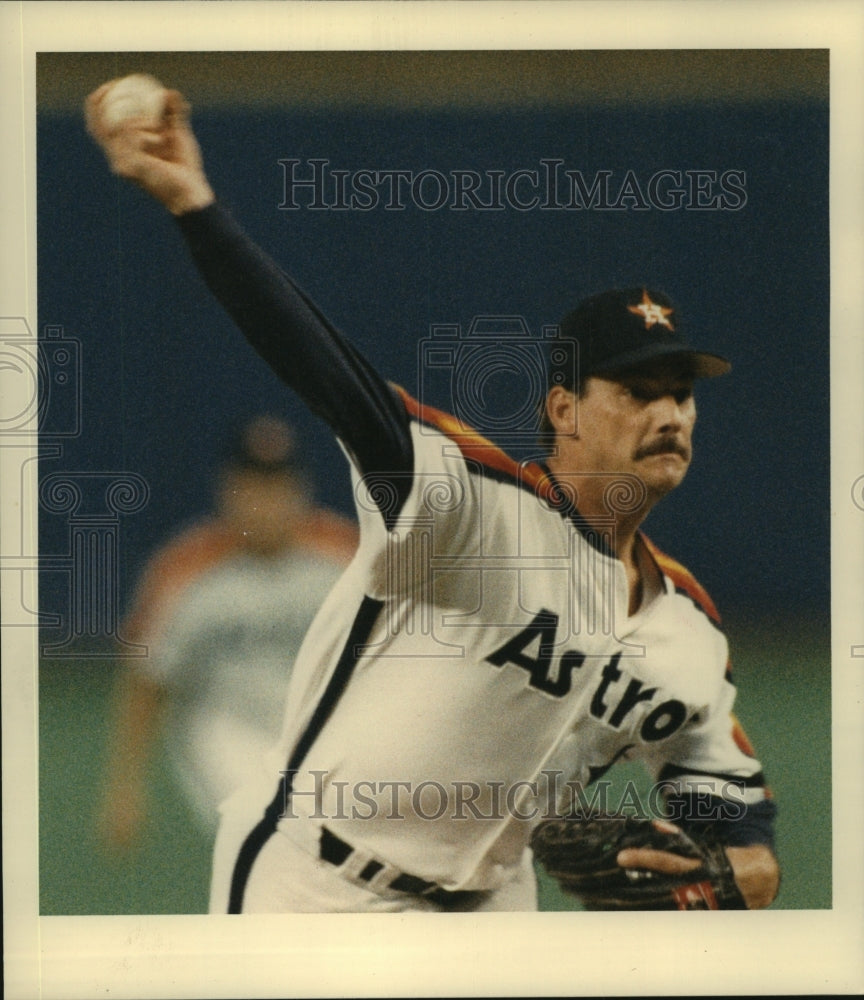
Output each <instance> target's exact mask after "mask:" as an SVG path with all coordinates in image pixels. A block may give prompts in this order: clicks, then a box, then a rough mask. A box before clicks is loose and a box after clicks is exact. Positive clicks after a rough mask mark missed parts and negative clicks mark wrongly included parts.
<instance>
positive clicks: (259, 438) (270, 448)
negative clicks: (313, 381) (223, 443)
mask: <svg viewBox="0 0 864 1000" xmlns="http://www.w3.org/2000/svg"><path fill="white" fill-rule="evenodd" d="M225 464H226V465H228V466H232V467H233V468H236V469H242V470H246V471H249V472H265V473H266V472H270V473H277V472H297V471H300V469H301V467H302V463H301V462H300V459H299V456H298V454H297V446H296V441H295V437H294V433H293V431H292V429H291V427H290V426H289V425H288V424H287V423H286V422H285V421H284V420H280V419H279V418H278V417H271V416H268V415H262V416H257V417H255V418H253V419H252V420H250V421H249V422H248V423H246V424H244V425H243V426H242V427H241V428H240V429H239V430H238V431H237V432H236V433H235V435H234V436H233V437H232V438H231V439H230V440H229V442H228V446H227V449H226V453H225Z"/></svg>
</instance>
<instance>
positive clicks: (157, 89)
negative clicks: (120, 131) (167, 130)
mask: <svg viewBox="0 0 864 1000" xmlns="http://www.w3.org/2000/svg"><path fill="white" fill-rule="evenodd" d="M166 94H167V91H166V89H165V87H163V86H162V84H161V83H160V82H159V81H158V80H157V79H156V78H155V77H153V76H150V75H149V74H147V73H132V74H131V75H130V76H124V77H122V78H121V79H119V80H116V81H115V82H114V83H112V84H111V86H110V87H109V88H108V90H107V91H106V93H105V96H104V97H103V98H102V110H101V117H102V121H103V122H104V124H105V125H107V126H109V127H113V126H115V125H119V124H120V123H121V122H124V121H126V120H127V119H129V118H140V119H142V121H143V122H145V123H146V124H148V125H151V126H153V127H154V128H155V127H156V126H158V124H159V122H160V120H161V119H162V115H163V114H164V111H165V96H166Z"/></svg>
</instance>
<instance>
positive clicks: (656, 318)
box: [627, 288, 675, 330]
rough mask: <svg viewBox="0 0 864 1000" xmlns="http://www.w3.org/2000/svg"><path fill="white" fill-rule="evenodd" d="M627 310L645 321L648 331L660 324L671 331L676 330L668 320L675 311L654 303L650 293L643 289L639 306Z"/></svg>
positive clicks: (629, 307)
mask: <svg viewBox="0 0 864 1000" xmlns="http://www.w3.org/2000/svg"><path fill="white" fill-rule="evenodd" d="M627 308H628V309H629V311H630V312H631V313H635V314H636V315H637V316H641V317H642V318H643V319H644V320H645V329H646V330H650V329H651V327H652V326H656V325H657V324H658V323H659V324H660V325H661V326H665V327H668V328H669V329H670V330H674V329H675V327H674V326H672V324H671V323H670V322H669V320H668V319H667V317H668V316H671V315H672V313H673V312H674V311H675V310H674V309H667V308H666V306H661V305H660V304H659V302H652V301H651V299H650V298H649V296H648V292H647V291H646V290H645V289H644V288H643V289H642V301H641V302H640V303H639V305H638V306H627Z"/></svg>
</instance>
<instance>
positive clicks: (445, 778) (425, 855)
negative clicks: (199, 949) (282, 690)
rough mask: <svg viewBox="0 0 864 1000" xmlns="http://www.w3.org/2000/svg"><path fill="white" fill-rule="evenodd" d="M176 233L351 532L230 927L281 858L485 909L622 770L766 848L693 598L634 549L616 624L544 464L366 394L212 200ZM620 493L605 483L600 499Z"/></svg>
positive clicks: (596, 540) (332, 341) (726, 688)
mask: <svg viewBox="0 0 864 1000" xmlns="http://www.w3.org/2000/svg"><path fill="white" fill-rule="evenodd" d="M178 221H179V224H180V227H181V229H182V230H183V233H184V236H185V238H186V240H187V243H188V245H189V247H190V249H191V251H192V253H193V256H194V258H195V261H196V263H197V264H198V266H199V268H200V270H201V273H202V275H203V276H204V278H205V280H206V281H207V282H208V284H209V285H210V287H211V289H212V290H213V291H214V293H215V294H216V295H217V297H218V298H219V299H220V301H221V302H222V303H223V305H224V306H225V307H226V309H227V310H228V311H229V313H230V314H231V315H232V316H233V317H234V318H235V320H236V321H237V323H238V325H239V326H240V328H241V329H242V330H243V332H244V334H245V335H246V337H247V339H248V340H249V341H250V342H251V343H252V345H253V346H254V347H255V348H256V350H258V351H259V352H260V353H261V354H262V356H263V357H264V358H265V359H266V360H267V361H268V363H269V364H270V365H271V367H272V368H273V370H274V371H275V372H276V373H277V374H278V375H279V376H280V377H282V378H283V379H284V380H285V381H286V382H287V383H288V384H289V385H291V386H292V387H293V388H294V389H295V390H296V391H297V392H298V393H299V394H300V395H301V396H302V397H303V398H304V399H305V400H306V402H307V403H308V405H309V406H310V408H312V409H313V410H314V411H315V412H316V413H318V414H319V415H320V416H322V417H323V418H324V419H325V420H327V421H328V423H329V424H330V425H331V427H332V428H333V430H334V432H335V434H336V436H337V437H338V439H339V440H340V442H341V443H342V445H343V447H344V450H345V452H346V454H347V455H348V457H349V459H350V461H351V463H352V467H353V470H354V483H355V499H356V505H357V509H358V514H359V519H360V529H361V537H360V546H359V550H358V553H357V555H356V557H355V559H354V561H353V562H352V564H351V566H350V567H349V568H348V570H347V572H346V573H345V575H344V576H343V577H342V578H341V580H340V581H339V583H338V584H337V585H336V587H335V589H334V590H333V591H332V593H331V594H330V596H329V597H328V599H327V601H326V602H325V604H324V606H323V607H322V609H321V611H320V612H319V614H318V616H317V617H316V620H315V622H314V624H313V626H312V628H311V629H310V631H309V633H308V634H307V636H306V639H305V641H304V643H303V647H302V649H301V651H300V654H299V656H298V659H297V663H296V665H295V669H294V673H293V675H292V680H291V686H290V692H289V697H288V701H287V706H286V715H285V727H284V733H283V739H282V742H281V745H280V747H279V749H278V751H277V753H276V754H274V755H273V756H272V757H271V759H270V762H269V770H268V771H266V772H265V773H264V774H263V775H262V789H263V790H262V793H261V795H262V797H261V799H260V800H258V801H257V802H255V801H254V800H253V803H254V804H253V810H252V812H251V813H250V820H249V825H250V829H249V832H248V835H247V836H246V837H245V839H244V841H243V843H242V846H240V847H239V850H236V851H235V857H236V862H235V864H234V868H233V875H232V878H231V887H230V895H229V900H228V909H229V910H230V911H231V912H240V911H241V910H242V909H243V906H244V894H245V892H246V887H247V885H248V883H249V881H250V876H252V877H254V874H255V871H254V870H255V865H256V861H258V859H259V858H262V857H263V858H265V859H266V862H265V863H264V867H265V868H266V870H267V872H268V877H267V879H262V878H261V877H259V878H258V879H257V881H258V882H259V883H261V882H262V881H263V882H267V883H270V884H272V886H273V889H272V894H271V896H272V898H268V900H267V902H266V905H267V906H268V907H273V908H278V907H279V893H280V892H283V891H284V892H285V897H286V898H289V897H290V896H291V894H290V892H288V890H287V887H288V886H289V885H290V883H291V882H292V880H295V881H296V880H298V879H301V878H303V876H301V875H300V874H297V873H295V874H292V867H291V858H292V857H294V854H293V853H292V852H293V851H295V850H296V847H297V845H300V846H301V847H302V848H303V849H304V850H306V851H307V852H308V853H309V854H310V855H313V856H314V857H315V858H319V853H320V862H321V865H323V867H324V869H325V870H327V866H328V865H331V866H332V867H333V869H334V870H335V869H336V868H339V869H340V871H342V872H343V873H345V872H347V871H349V869H350V874H351V877H353V878H355V880H359V883H360V884H365V885H367V886H368V888H369V890H370V892H371V893H375V892H377V891H379V890H380V891H390V890H398V891H401V889H399V887H400V886H406V885H407V886H409V887H410V886H412V885H420V886H430V885H431V886H437V887H443V888H444V889H446V890H480V891H484V890H485V891H489V892H495V891H498V890H499V889H500V887H503V886H506V885H508V884H510V883H511V882H512V881H513V880H515V879H517V877H518V873H519V872H523V873H524V870H525V869H524V864H525V852H526V845H527V844H528V839H529V836H530V832H531V829H532V824H533V822H535V821H536V820H537V819H538V818H540V817H541V816H542V815H544V814H548V813H549V812H551V811H552V810H554V809H555V807H556V805H558V804H559V803H562V802H566V801H568V799H572V798H573V797H574V795H575V796H576V797H577V798H578V796H579V789H580V788H584V787H585V786H589V787H590V785H591V782H596V780H597V779H598V778H599V777H600V776H601V775H602V774H603V772H604V771H605V770H606V769H607V768H608V767H609V766H611V765H612V764H613V763H614V762H615V761H616V760H620V759H625V758H626V759H639V760H642V761H643V762H644V763H645V764H646V765H647V767H648V768H649V769H650V771H651V773H652V774H653V775H654V777H655V778H656V780H657V782H658V786H657V787H658V788H662V789H664V790H666V791H669V792H677V791H681V792H683V793H684V794H685V795H695V794H702V795H706V794H707V795H710V796H711V797H712V801H713V802H714V803H715V804H716V803H717V802H720V803H723V802H726V803H727V804H728V805H729V808H730V809H732V810H739V811H742V810H743V811H748V812H749V813H750V814H751V818H756V817H758V816H760V815H761V816H762V819H756V821H755V825H754V822H750V823H747V822H744V821H742V822H740V823H739V824H738V835H739V836H740V837H743V838H744V839H746V838H748V837H754V838H758V837H760V836H763V835H764V833H765V830H764V829H762V830H761V831H759V830H756V827H758V826H759V825H760V824H761V825H762V826H763V828H764V827H765V825H766V824H767V826H768V827H770V818H769V819H767V820H766V819H765V816H766V815H767V813H765V812H764V811H760V809H759V806H761V805H764V803H765V800H766V798H767V796H768V793H767V790H766V788H765V786H764V781H763V779H762V776H761V769H760V765H759V763H758V761H757V760H756V759H755V757H754V756H753V754H752V750H751V749H750V747H749V745H748V744H747V742H746V740H745V739H744V737H743V734H742V733H741V732H740V729H739V728H738V726H737V724H736V722H735V720H734V717H733V716H732V715H731V708H732V704H733V700H734V694H735V692H734V688H733V686H732V684H731V682H730V679H729V675H728V672H727V644H726V640H725V638H724V636H723V634H722V633H721V631H720V630H719V628H718V621H717V616H716V611H715V610H714V608H713V606H712V604H711V602H710V600H709V599H708V597H707V595H705V593H704V591H702V589H701V588H700V587H699V585H698V584H697V583H696V581H695V580H694V579H693V578H692V577H691V576H690V575H689V574H688V573H687V572H686V571H685V570H684V569H683V568H681V567H680V566H678V565H677V564H675V563H674V562H673V561H672V560H669V559H668V558H666V557H665V556H663V555H662V554H661V553H659V552H658V551H657V550H656V549H655V548H654V547H653V546H652V545H651V544H650V543H649V542H648V541H647V540H646V539H645V538H644V537H642V536H640V538H639V543H638V551H639V558H640V560H641V561H642V565H643V569H644V570H645V574H644V575H645V576H646V578H647V579H648V580H649V581H650V580H652V579H653V580H654V581H655V586H654V587H653V588H652V587H650V586H649V587H648V589H647V591H646V593H645V595H644V599H643V602H642V605H641V607H640V608H639V609H638V611H637V612H636V613H635V614H633V615H628V583H627V579H626V575H625V571H624V568H623V565H622V564H621V563H620V562H619V561H618V560H617V559H616V558H615V557H614V555H613V551H614V550H613V546H612V544H611V535H610V533H611V531H612V526H613V524H614V518H613V516H612V514H613V512H614V511H613V510H612V509H611V507H610V518H609V525H608V530H607V529H604V525H602V524H594V525H593V526H589V525H588V524H587V523H586V522H585V521H584V520H583V519H582V518H581V516H580V515H579V512H578V510H577V509H576V507H575V506H573V504H572V503H571V502H570V501H568V499H567V497H566V491H565V490H564V489H562V488H561V485H560V484H557V483H556V482H555V481H554V479H553V478H552V476H551V474H550V473H549V472H548V471H547V470H546V469H545V467H544V466H543V465H542V464H534V463H529V464H526V465H520V464H517V463H516V462H514V461H513V460H511V459H510V458H508V457H507V455H505V454H504V453H503V452H502V451H501V450H499V449H498V448H496V447H494V446H493V445H492V444H490V443H489V442H487V441H484V440H483V439H482V438H480V437H478V436H477V435H474V434H471V433H466V432H465V431H464V429H463V428H462V425H461V424H460V423H459V422H458V421H456V420H455V419H454V418H452V417H448V416H447V415H446V414H444V413H440V412H438V411H435V410H433V409H431V408H428V407H424V406H421V405H420V404H418V403H417V402H416V401H415V400H414V399H412V398H411V397H410V396H409V395H407V394H406V393H404V392H403V391H401V390H397V389H395V388H394V387H392V386H390V385H388V384H387V383H386V382H384V381H383V379H381V377H380V376H379V375H378V374H377V372H376V371H375V370H374V369H373V368H372V367H371V366H370V365H369V363H368V362H367V361H366V360H365V359H364V358H363V357H362V356H361V355H360V354H359V353H358V352H357V351H356V349H354V348H353V346H352V345H351V344H350V342H348V341H347V340H346V339H345V338H343V337H342V335H341V334H340V333H339V332H338V331H337V330H335V329H334V328H333V327H332V326H331V325H330V324H329V323H328V322H327V321H326V319H325V318H324V317H323V316H322V315H321V313H320V311H319V310H318V308H317V307H316V306H315V305H314V303H312V302H311V301H310V300H309V299H308V297H307V296H306V295H305V294H304V293H303V292H302V291H300V290H299V289H298V288H297V287H296V286H295V285H294V284H293V283H292V282H291V281H290V279H288V278H287V276H285V275H284V274H283V273H282V272H281V271H280V270H279V268H278V267H277V266H276V265H275V264H274V263H273V262H272V261H271V260H270V259H269V258H268V257H266V256H265V255H264V254H263V253H262V252H261V251H260V250H259V249H258V248H257V247H256V246H255V245H254V244H252V243H251V242H250V241H249V240H248V239H247V238H246V237H245V235H244V234H243V233H242V232H241V231H240V230H239V229H238V228H237V227H236V225H235V224H234V223H233V220H231V219H230V217H228V216H227V214H226V213H224V212H223V211H222V209H221V208H220V206H218V205H213V206H210V207H208V208H207V209H204V210H203V211H201V212H194V213H189V214H188V215H186V216H180V217H179V219H178ZM628 485H629V484H627V483H624V487H625V489H624V490H623V492H624V493H626V487H627V486H628ZM577 492H578V491H577ZM621 492H622V491H621V490H620V489H619V488H618V485H616V483H614V482H610V490H609V493H608V495H609V497H610V504H614V503H621V502H626V499H625V500H622V498H621V496H619V494H621ZM744 807H747V808H746V810H744ZM256 817H257V821H256ZM280 843H284V844H285V845H289V844H290V845H291V849H290V850H289V849H288V848H287V847H286V849H285V855H284V858H280V846H279V845H280ZM315 870H316V871H317V870H318V869H317V868H316V869H315ZM261 871H262V869H261V868H260V867H259V873H260V872H261ZM298 871H299V869H298ZM397 873H401V874H397ZM405 876H408V878H407V880H406V878H405ZM317 877H318V876H316V878H317ZM214 898H221V897H220V896H218V894H217V896H214Z"/></svg>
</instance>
